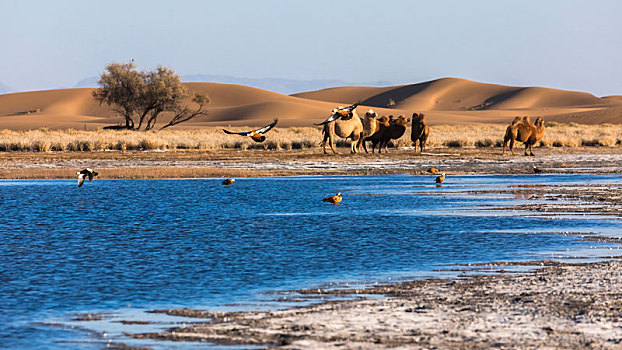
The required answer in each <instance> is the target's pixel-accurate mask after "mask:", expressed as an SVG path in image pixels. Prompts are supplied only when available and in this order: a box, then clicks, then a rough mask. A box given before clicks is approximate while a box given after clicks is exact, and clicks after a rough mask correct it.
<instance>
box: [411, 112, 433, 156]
mask: <svg viewBox="0 0 622 350" xmlns="http://www.w3.org/2000/svg"><path fill="white" fill-rule="evenodd" d="M424 116H425V115H424V114H423V113H413V123H412V130H411V131H410V139H411V140H412V142H413V144H414V145H415V152H417V141H419V148H421V153H423V149H424V148H425V143H426V141H427V140H428V135H430V127H429V126H428V124H427V123H426V122H425V120H423V117H424Z"/></svg>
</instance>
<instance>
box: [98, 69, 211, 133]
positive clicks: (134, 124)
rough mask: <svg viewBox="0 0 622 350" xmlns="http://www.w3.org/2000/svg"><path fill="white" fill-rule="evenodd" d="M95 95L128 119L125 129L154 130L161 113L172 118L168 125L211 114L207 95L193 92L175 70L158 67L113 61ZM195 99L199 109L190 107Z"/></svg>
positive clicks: (194, 102) (166, 126)
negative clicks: (150, 68) (144, 68)
mask: <svg viewBox="0 0 622 350" xmlns="http://www.w3.org/2000/svg"><path fill="white" fill-rule="evenodd" d="M99 85H100V87H99V88H98V89H96V90H95V91H93V97H94V98H95V99H96V100H97V101H99V103H100V104H102V103H106V104H108V105H110V106H113V109H114V110H115V111H117V112H118V113H119V114H121V115H122V116H123V117H124V118H125V128H126V129H130V130H141V129H142V130H152V129H153V128H154V127H155V124H156V122H157V119H158V117H159V116H161V115H165V114H166V115H167V117H170V121H169V122H168V124H165V125H164V126H162V127H161V128H160V130H162V129H164V128H168V127H170V126H173V125H177V124H180V123H183V122H185V121H188V120H190V119H192V118H195V117H197V116H202V115H207V111H205V110H204V108H205V106H206V105H207V104H208V103H209V98H208V97H207V95H205V94H202V93H194V94H190V92H189V91H188V89H187V88H186V87H185V86H184V85H183V84H182V83H181V80H180V79H179V75H177V74H176V73H175V72H174V71H173V70H172V69H170V68H166V67H162V66H158V67H157V69H156V70H155V71H150V72H148V71H138V70H136V66H134V63H132V62H130V63H111V64H109V65H108V66H106V70H105V71H104V73H103V74H102V75H101V77H100V79H99ZM189 102H192V103H193V104H194V105H195V106H196V109H191V108H189V107H187V106H188V104H189Z"/></svg>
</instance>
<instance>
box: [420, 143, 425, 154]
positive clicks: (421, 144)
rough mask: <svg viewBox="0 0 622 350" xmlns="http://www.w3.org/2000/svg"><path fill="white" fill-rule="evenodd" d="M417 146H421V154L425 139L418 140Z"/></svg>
mask: <svg viewBox="0 0 622 350" xmlns="http://www.w3.org/2000/svg"><path fill="white" fill-rule="evenodd" d="M419 147H421V154H423V150H424V149H425V140H419Z"/></svg>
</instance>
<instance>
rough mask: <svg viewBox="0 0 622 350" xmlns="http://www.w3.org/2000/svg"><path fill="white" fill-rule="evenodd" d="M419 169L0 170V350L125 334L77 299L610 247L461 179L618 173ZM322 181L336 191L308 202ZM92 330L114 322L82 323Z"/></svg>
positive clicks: (94, 305)
mask: <svg viewBox="0 0 622 350" xmlns="http://www.w3.org/2000/svg"><path fill="white" fill-rule="evenodd" d="M433 180H434V177H433V176H408V175H387V176H330V177H320V176H312V177H280V178H248V179H238V180H237V181H236V182H235V183H234V184H233V185H232V186H222V185H221V184H220V181H221V180H218V179H200V180H95V181H93V182H92V183H88V182H87V183H85V184H84V186H83V187H82V188H78V187H77V181H75V180H25V181H22V180H2V181H0V213H1V214H0V217H1V219H0V259H1V261H0V309H1V311H2V312H1V313H0V324H1V325H2V326H1V327H0V339H2V340H1V343H0V347H7V348H46V349H54V348H58V349H67V348H78V349H99V348H101V346H102V344H103V342H104V341H105V339H101V331H106V332H108V333H110V335H108V337H109V338H110V337H113V339H114V340H115V341H127V339H126V338H124V337H123V336H121V335H120V334H121V330H116V329H112V328H111V329H108V330H106V329H98V331H99V332H100V333H99V335H97V334H95V333H88V332H83V331H76V330H71V329H69V328H68V327H69V326H67V325H75V323H72V322H71V318H72V317H74V315H75V314H76V313H80V312H94V311H99V312H112V313H119V314H124V313H125V314H124V315H125V316H124V317H131V315H134V314H135V313H137V312H138V313H140V312H141V310H147V309H154V308H175V307H186V306H187V307H194V308H210V309H218V308H223V307H231V308H254V307H255V308H256V307H262V306H264V307H265V306H266V305H267V304H266V303H267V302H268V301H269V300H271V298H272V299H273V298H274V296H273V295H272V296H271V295H267V294H265V293H263V292H267V291H275V290H284V289H295V288H306V287H317V286H322V285H323V284H325V283H327V282H339V281H345V282H352V283H363V284H364V283H373V282H377V281H393V280H396V279H404V278H406V279H408V278H423V277H426V276H434V275H438V274H439V273H438V272H434V270H436V269H439V268H440V267H442V264H451V263H475V262H488V261H501V260H506V261H516V260H529V259H532V260H533V259H548V258H551V257H560V256H573V255H579V256H588V257H590V256H591V257H594V256H598V255H599V254H603V249H606V250H608V249H618V246H617V245H612V244H604V243H594V242H585V241H581V240H578V239H577V237H576V236H565V235H559V234H542V232H551V233H553V232H566V231H569V232H594V233H599V232H606V233H608V234H612V233H613V234H616V233H617V232H618V231H620V230H621V228H622V223H621V221H620V219H616V218H599V217H591V216H588V217H581V216H578V217H577V216H568V217H564V216H552V217H544V216H538V215H534V214H533V213H526V212H518V211H506V212H500V211H491V210H488V209H486V208H480V206H482V205H500V206H508V205H513V204H520V203H525V201H523V200H521V199H515V198H511V197H507V196H502V195H473V194H469V193H465V192H466V191H470V190H482V189H497V188H498V189H503V188H507V187H508V186H511V185H516V184H564V183H568V184H574V183H581V184H589V183H599V184H602V183H617V184H619V183H621V182H622V179H621V178H620V176H617V175H539V176H448V178H447V179H446V182H445V184H444V185H443V186H442V187H435V186H434V184H433ZM336 192H341V193H342V194H343V202H342V203H341V204H339V205H331V204H328V203H324V202H322V201H321V199H322V198H323V197H326V196H329V195H333V194H335V193H336ZM529 202H533V201H529ZM478 208H479V209H478ZM535 233H539V234H535ZM613 255H620V253H619V252H617V253H613ZM232 304H233V306H231V305H232ZM142 317H147V316H145V315H143V316H142ZM39 323H60V324H61V325H62V324H64V325H66V326H67V327H50V326H43V325H40V324H39ZM79 327H85V328H89V327H91V326H90V324H89V323H87V322H82V325H80V326H79ZM97 327H104V328H105V327H113V326H111V324H110V323H108V324H107V325H101V324H100V325H97V326H93V327H91V330H92V329H94V328H97ZM113 328H114V327H113ZM115 332H116V333H115ZM115 334H116V335H115ZM162 346H163V347H164V348H168V347H169V346H176V347H189V348H191V347H193V346H192V345H188V344H183V343H181V344H166V345H162ZM155 347H156V348H157V347H158V344H157V343H156V345H155Z"/></svg>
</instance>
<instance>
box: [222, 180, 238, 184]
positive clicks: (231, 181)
mask: <svg viewBox="0 0 622 350" xmlns="http://www.w3.org/2000/svg"><path fill="white" fill-rule="evenodd" d="M234 182H235V179H226V180H223V182H222V184H223V185H231V184H232V183H234Z"/></svg>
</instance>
